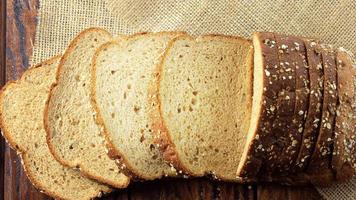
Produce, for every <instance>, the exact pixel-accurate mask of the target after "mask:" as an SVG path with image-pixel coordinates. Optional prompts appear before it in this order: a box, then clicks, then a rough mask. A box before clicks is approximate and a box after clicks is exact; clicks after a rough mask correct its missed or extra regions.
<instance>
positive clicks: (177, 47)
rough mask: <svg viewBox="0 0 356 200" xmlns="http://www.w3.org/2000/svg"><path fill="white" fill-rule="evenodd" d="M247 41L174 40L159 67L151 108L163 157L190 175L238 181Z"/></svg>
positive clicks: (248, 72)
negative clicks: (152, 106)
mask: <svg viewBox="0 0 356 200" xmlns="http://www.w3.org/2000/svg"><path fill="white" fill-rule="evenodd" d="M252 58H253V51H252V44H251V42H250V41H248V40H245V39H242V38H239V37H230V36H220V35H205V36H200V37H197V38H193V37H191V36H188V35H183V36H180V37H178V38H176V39H175V40H174V41H173V42H172V43H171V44H170V47H169V49H168V50H167V51H166V53H165V55H164V59H163V61H162V63H161V65H160V66H159V78H158V79H157V83H156V84H157V85H158V87H157V90H156V91H152V93H151V95H152V96H154V95H155V97H153V98H156V102H154V103H155V104H158V108H159V109H156V110H152V112H154V113H152V115H151V116H153V118H152V120H153V124H154V125H153V128H154V134H155V135H156V142H157V144H158V145H159V148H160V149H161V151H162V153H163V156H164V157H165V159H166V160H167V161H169V162H170V163H171V164H172V165H173V166H174V167H176V168H177V169H178V170H181V171H182V172H183V173H185V174H188V175H192V176H204V175H207V174H210V175H211V176H213V177H215V178H218V179H222V180H229V181H239V178H238V177H237V176H236V168H237V165H238V163H239V161H240V157H241V152H242V148H243V146H244V144H245V142H246V137H245V136H246V132H247V128H248V122H249V120H250V115H251V100H252V98H251V95H252V66H253V63H252Z"/></svg>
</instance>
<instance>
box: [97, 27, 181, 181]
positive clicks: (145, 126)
mask: <svg viewBox="0 0 356 200" xmlns="http://www.w3.org/2000/svg"><path fill="white" fill-rule="evenodd" d="M181 34H182V33H179V32H177V33H176V32H160V33H142V34H135V35H133V36H130V37H128V38H127V40H126V41H124V42H120V43H116V42H111V43H108V44H105V45H103V46H102V47H101V48H100V49H99V50H98V52H97V53H96V55H95V58H94V62H93V67H92V102H93V105H94V107H96V110H97V112H98V117H97V121H98V123H99V124H100V125H102V126H103V127H104V130H105V131H104V133H105V136H106V139H107V142H108V147H109V150H110V153H109V155H110V156H111V157H112V158H114V159H119V160H121V162H122V163H123V165H121V167H122V168H123V169H124V168H127V169H128V170H129V172H130V175H131V176H132V177H133V178H136V179H144V180H153V179H157V178H161V177H162V176H175V175H176V171H175V169H174V168H171V167H170V166H169V165H168V164H167V163H166V162H165V161H164V159H163V157H162V155H161V154H160V152H159V150H158V149H157V148H156V146H155V145H154V143H153V136H152V127H151V123H150V121H149V110H150V109H152V108H151V107H154V106H155V105H150V102H149V95H148V91H149V90H148V89H149V87H150V84H151V80H152V79H153V78H155V77H156V76H157V74H156V68H157V67H156V65H158V64H159V63H160V61H161V57H162V54H163V53H164V51H165V49H166V47H167V45H168V43H169V42H170V41H171V40H172V39H173V38H175V37H177V36H179V35H181Z"/></svg>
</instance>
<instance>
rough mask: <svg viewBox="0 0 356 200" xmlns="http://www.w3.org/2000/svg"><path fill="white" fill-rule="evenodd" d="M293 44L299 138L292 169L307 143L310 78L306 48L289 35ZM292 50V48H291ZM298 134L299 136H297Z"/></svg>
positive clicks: (298, 39)
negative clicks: (305, 131) (305, 133)
mask: <svg viewBox="0 0 356 200" xmlns="http://www.w3.org/2000/svg"><path fill="white" fill-rule="evenodd" d="M289 38H290V39H291V40H292V41H293V44H294V45H295V47H294V49H295V53H296V54H297V58H296V59H295V62H296V69H295V72H296V73H295V75H296V92H295V93H296V104H295V111H294V117H295V118H294V119H295V121H296V122H297V125H298V127H297V134H298V137H299V138H298V139H299V145H298V146H299V148H297V149H296V150H297V151H296V153H295V154H294V155H293V157H292V161H293V165H292V171H296V170H297V169H298V168H297V165H296V164H297V163H298V160H297V159H298V156H299V154H300V150H301V149H303V146H305V145H307V144H306V143H305V142H304V141H303V138H304V137H303V136H304V128H305V122H306V118H307V116H308V109H309V102H310V100H309V95H310V78H309V69H308V62H307V52H306V51H307V50H306V47H305V44H304V41H303V40H302V38H300V37H294V36H290V37H289ZM291 50H292V51H293V48H292V49H291ZM299 134H300V136H299Z"/></svg>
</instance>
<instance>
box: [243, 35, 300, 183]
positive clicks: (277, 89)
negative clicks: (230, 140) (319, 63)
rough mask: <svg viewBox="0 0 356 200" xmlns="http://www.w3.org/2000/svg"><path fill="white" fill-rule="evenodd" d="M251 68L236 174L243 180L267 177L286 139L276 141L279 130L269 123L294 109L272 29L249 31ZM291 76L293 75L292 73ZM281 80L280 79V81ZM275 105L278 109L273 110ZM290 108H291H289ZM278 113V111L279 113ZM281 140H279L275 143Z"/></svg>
mask: <svg viewBox="0 0 356 200" xmlns="http://www.w3.org/2000/svg"><path fill="white" fill-rule="evenodd" d="M253 46H254V70H253V77H254V80H253V104H252V116H251V121H250V127H249V129H248V133H247V140H246V142H245V147H244V149H243V152H242V157H241V160H240V162H239V165H238V168H237V176H239V177H241V178H242V179H244V180H251V179H257V178H258V179H260V176H264V178H263V179H267V180H268V179H269V178H271V177H270V173H267V172H268V171H267V170H268V168H269V171H271V169H273V166H275V165H274V163H276V160H277V159H278V157H279V154H280V153H281V151H282V149H283V148H284V147H286V145H290V143H289V144H286V143H282V142H283V141H280V132H278V133H279V134H275V132H273V129H275V127H274V126H273V125H274V124H275V123H273V121H274V119H275V118H276V116H277V114H279V115H281V114H282V110H283V109H284V110H285V112H286V113H289V114H290V115H292V113H294V107H293V106H291V105H294V104H293V103H288V100H290V101H293V99H295V92H293V91H292V92H289V91H288V90H286V89H287V87H289V84H288V83H287V82H288V80H286V79H289V76H292V75H289V76H286V75H285V73H284V72H285V70H281V69H282V68H281V67H286V65H284V64H285V63H283V66H281V65H280V63H279V58H278V48H277V45H276V38H275V36H274V34H273V33H268V32H261V33H254V34H253ZM289 71H290V70H289ZM292 78H293V77H292ZM281 80H284V81H281ZM277 106H278V108H280V111H279V112H277ZM290 109H292V110H290ZM281 116H282V115H281ZM279 143H281V144H279Z"/></svg>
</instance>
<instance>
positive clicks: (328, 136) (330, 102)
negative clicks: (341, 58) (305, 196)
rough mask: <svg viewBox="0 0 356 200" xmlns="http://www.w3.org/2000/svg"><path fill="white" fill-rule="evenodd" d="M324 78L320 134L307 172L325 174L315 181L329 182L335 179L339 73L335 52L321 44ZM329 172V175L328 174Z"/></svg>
mask: <svg viewBox="0 0 356 200" xmlns="http://www.w3.org/2000/svg"><path fill="white" fill-rule="evenodd" d="M321 47H322V49H321V57H322V64H323V65H322V66H323V72H324V80H323V87H324V92H323V106H322V118H321V124H320V129H319V135H318V138H317V141H316V146H315V148H314V151H313V154H312V156H311V158H310V163H309V165H308V169H307V172H308V173H309V174H323V175H324V176H322V177H320V179H316V180H314V181H315V182H329V181H332V180H333V179H334V177H333V174H332V173H329V172H330V170H331V157H332V155H331V154H332V147H333V141H334V134H333V132H334V129H335V117H336V104H337V97H338V95H337V92H338V91H337V74H336V58H335V52H334V51H333V50H332V49H331V48H328V47H323V46H322V45H321ZM328 174H329V176H328Z"/></svg>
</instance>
